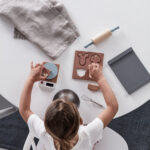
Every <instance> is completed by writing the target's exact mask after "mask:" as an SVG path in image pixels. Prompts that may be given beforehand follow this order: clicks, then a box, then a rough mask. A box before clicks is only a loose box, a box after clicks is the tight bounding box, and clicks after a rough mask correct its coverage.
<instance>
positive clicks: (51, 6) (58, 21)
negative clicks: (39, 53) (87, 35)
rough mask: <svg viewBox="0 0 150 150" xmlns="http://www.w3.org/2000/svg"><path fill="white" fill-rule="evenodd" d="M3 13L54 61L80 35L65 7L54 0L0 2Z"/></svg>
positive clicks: (7, 0) (0, 9)
mask: <svg viewBox="0 0 150 150" xmlns="http://www.w3.org/2000/svg"><path fill="white" fill-rule="evenodd" d="M0 13H1V14H3V15H5V16H7V17H8V18H10V19H11V20H12V22H13V23H14V24H15V27H16V28H17V29H18V30H19V31H20V32H21V33H22V34H23V35H24V36H25V37H26V38H27V39H28V40H30V41H31V42H33V43H35V44H37V45H38V46H40V47H41V48H42V49H43V50H44V51H45V52H46V53H47V54H48V55H49V56H50V57H52V58H56V57H57V56H59V55H60V54H61V53H62V52H63V51H64V50H65V49H67V48H68V46H70V44H72V43H73V41H74V40H75V39H76V38H77V37H78V36H79V33H78V31H77V29H76V27H75V25H74V24H73V22H72V20H71V18H70V17H69V15H68V13H67V11H66V9H65V7H64V6H63V5H62V4H61V3H60V2H57V1H54V0H32V1H31V0H0Z"/></svg>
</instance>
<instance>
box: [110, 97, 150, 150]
mask: <svg viewBox="0 0 150 150" xmlns="http://www.w3.org/2000/svg"><path fill="white" fill-rule="evenodd" d="M109 127H110V128H111V129H113V130H114V131H116V132H117V133H119V134H120V135H121V136H122V137H123V138H124V139H125V140H126V142H127V144H128V147H129V150H150V100H149V101H148V102H146V103H145V104H143V105H142V106H141V107H139V108H137V109H136V110H134V111H132V112H130V113H128V114H126V115H124V116H122V117H119V118H116V119H114V120H113V121H112V122H111V123H110V124H109Z"/></svg>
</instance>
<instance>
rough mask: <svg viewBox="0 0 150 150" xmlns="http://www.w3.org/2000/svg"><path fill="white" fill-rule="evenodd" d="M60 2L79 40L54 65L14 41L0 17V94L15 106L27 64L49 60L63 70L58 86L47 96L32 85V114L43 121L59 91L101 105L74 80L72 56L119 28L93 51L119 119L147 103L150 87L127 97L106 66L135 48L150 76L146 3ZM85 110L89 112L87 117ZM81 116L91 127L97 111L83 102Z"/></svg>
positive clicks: (106, 0) (146, 0)
mask: <svg viewBox="0 0 150 150" xmlns="http://www.w3.org/2000/svg"><path fill="white" fill-rule="evenodd" d="M63 3H64V4H65V6H66V7H67V10H68V12H69V13H70V15H71V16H72V18H73V20H74V22H75V24H76V26H77V27H78V29H79V32H80V34H81V36H80V37H79V38H78V39H77V40H76V41H75V42H74V43H73V44H72V45H71V46H70V48H69V49H68V50H67V51H65V52H64V53H63V54H62V55H61V56H60V57H59V58H58V59H56V60H55V61H52V60H51V59H50V58H49V57H48V56H46V55H45V53H44V52H42V51H41V50H40V49H39V48H38V47H37V46H35V45H33V44H32V43H30V42H28V41H24V40H15V39H13V25H12V24H11V22H10V21H9V20H7V19H6V18H5V17H0V68H1V75H0V93H1V94H2V95H3V96H4V97H6V98H7V99H8V100H9V101H10V102H12V103H13V104H15V105H17V106H18V104H19V97H20V93H21V90H22V88H23V85H24V82H25V80H26V78H27V75H28V74H29V70H30V66H29V65H30V62H31V61H32V60H33V61H34V62H41V61H50V62H51V61H52V62H57V63H59V64H60V65H61V66H60V73H59V78H58V84H57V87H56V89H55V90H54V91H52V92H47V91H42V90H40V89H39V87H38V85H37V84H35V86H34V89H33V94H32V110H33V111H34V112H36V113H37V114H39V115H40V116H42V117H43V116H44V113H45V109H46V108H47V106H48V105H49V104H50V102H51V100H52V97H53V96H54V94H55V93H56V92H57V91H58V90H60V89H62V88H69V89H72V90H74V91H75V92H76V93H78V94H79V96H81V95H83V94H86V95H88V96H89V97H91V98H93V99H94V100H95V101H99V103H101V104H103V105H105V102H104V99H103V97H102V94H101V93H100V92H98V93H92V92H90V91H89V90H88V89H87V85H88V82H86V81H78V80H72V69H73V59H74V51H75V50H77V49H79V50H82V49H83V46H84V45H85V44H87V43H88V41H89V39H90V38H91V37H93V35H95V34H97V33H98V32H100V31H103V30H104V29H106V28H113V27H115V26H117V25H119V26H120V30H119V31H116V32H115V33H114V34H113V36H112V37H110V38H109V39H107V40H106V41H104V42H103V43H101V44H99V45H98V46H97V47H96V49H97V51H99V52H103V53H104V54H105V60H104V74H105V76H106V78H107V80H108V82H109V83H110V85H111V87H112V88H113V90H114V92H115V94H116V96H117V99H118V102H119V112H118V114H117V116H120V115H123V114H126V113H128V112H130V111H132V110H134V109H135V108H137V107H139V106H141V105H142V104H143V103H144V102H146V101H147V100H148V99H150V93H149V89H150V83H149V84H147V85H145V86H144V87H142V88H140V89H139V90H137V91H136V92H134V93H133V94H132V95H128V93H127V92H126V91H125V89H124V88H123V86H122V85H121V84H120V82H119V81H118V79H117V78H116V76H115V75H114V73H113V72H112V70H111V69H110V68H109V66H108V64H107V61H108V60H110V59H111V58H113V57H114V56H116V55H117V54H119V53H121V52H123V51H124V50H126V49H127V48H129V47H133V49H134V51H135V52H136V54H137V55H138V57H139V58H140V60H141V61H142V63H143V64H144V66H145V67H146V68H147V70H148V71H149V72H150V61H149V57H150V44H149V39H150V28H149V27H150V20H149V19H148V18H150V9H149V6H150V1H149V0H143V1H141V0H126V1H122V0H115V1H114V0H63ZM89 110H90V113H87V112H89ZM80 112H81V116H82V117H83V118H84V120H85V122H89V121H90V120H91V119H93V117H95V115H96V114H98V113H99V109H98V108H97V109H95V107H94V106H91V105H89V104H88V105H85V104H84V103H83V102H82V103H81V107H80Z"/></svg>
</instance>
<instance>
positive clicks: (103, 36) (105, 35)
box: [91, 29, 112, 44]
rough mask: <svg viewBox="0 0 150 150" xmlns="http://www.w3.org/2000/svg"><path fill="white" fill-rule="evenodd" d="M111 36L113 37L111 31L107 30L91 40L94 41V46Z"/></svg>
mask: <svg viewBox="0 0 150 150" xmlns="http://www.w3.org/2000/svg"><path fill="white" fill-rule="evenodd" d="M111 35H112V32H111V30H109V29H107V30H105V31H103V32H101V33H100V34H98V35H96V36H94V37H93V38H92V39H91V40H92V41H93V43H94V44H98V43H100V42H102V41H103V40H105V39H106V38H108V37H109V36H111Z"/></svg>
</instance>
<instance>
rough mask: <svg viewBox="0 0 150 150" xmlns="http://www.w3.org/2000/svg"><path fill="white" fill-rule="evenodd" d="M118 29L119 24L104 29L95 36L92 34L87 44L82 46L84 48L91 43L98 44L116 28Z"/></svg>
mask: <svg viewBox="0 0 150 150" xmlns="http://www.w3.org/2000/svg"><path fill="white" fill-rule="evenodd" d="M118 29H119V26H118V27H116V28H114V29H112V30H110V29H106V30H105V31H103V32H101V33H99V34H97V35H96V36H94V37H93V38H91V42H90V43H89V44H87V45H86V46H84V48H88V47H89V46H90V45H92V44H95V45H96V44H98V43H100V42H102V41H104V40H105V39H107V38H108V37H109V36H111V35H112V33H113V32H114V31H116V30H118Z"/></svg>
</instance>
